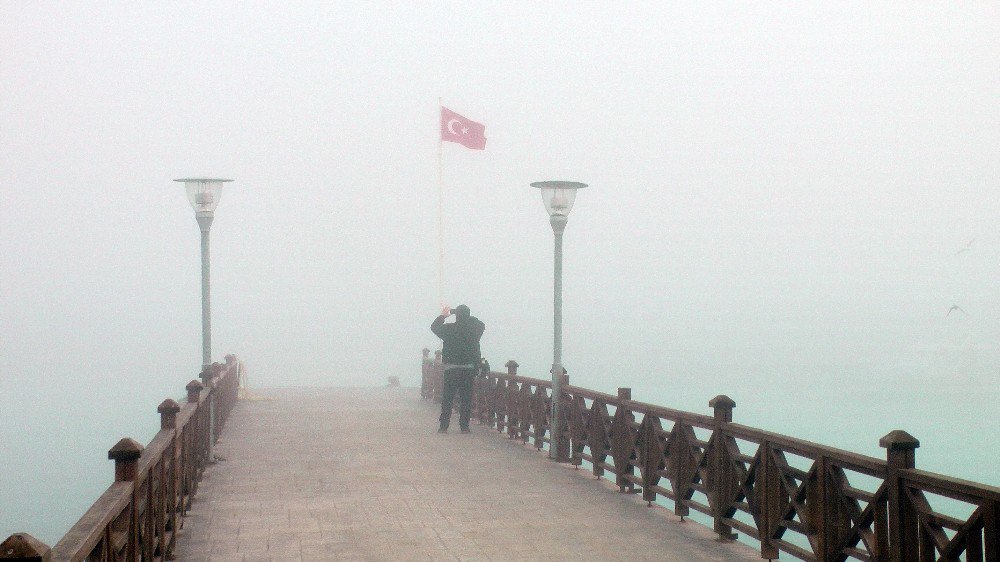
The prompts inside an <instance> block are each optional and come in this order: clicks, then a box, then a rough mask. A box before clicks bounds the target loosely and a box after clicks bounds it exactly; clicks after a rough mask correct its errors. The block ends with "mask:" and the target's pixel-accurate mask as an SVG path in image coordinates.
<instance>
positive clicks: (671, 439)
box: [421, 350, 1000, 562]
mask: <svg viewBox="0 0 1000 562" xmlns="http://www.w3.org/2000/svg"><path fill="white" fill-rule="evenodd" d="M517 367H518V365H517V363H516V362H514V361H509V362H508V363H507V370H508V372H507V373H506V374H504V373H498V372H491V373H490V374H489V375H488V376H486V377H480V378H478V379H477V382H476V392H475V398H474V404H473V415H474V416H475V417H477V418H478V419H479V420H480V423H482V424H483V425H487V426H491V427H495V428H496V429H497V430H498V431H500V432H502V433H506V434H507V436H508V438H510V439H517V440H520V441H522V442H524V443H529V442H531V443H532V444H533V445H534V447H536V448H537V449H542V448H544V447H545V446H546V444H547V443H549V442H550V441H551V435H550V425H549V416H550V405H551V386H552V385H551V382H550V381H546V380H540V379H533V378H528V377H522V376H518V375H517ZM422 372H423V377H422V384H421V391H422V395H423V396H424V397H425V398H427V399H434V400H437V401H440V396H441V390H440V388H441V361H440V359H438V360H431V359H430V358H429V357H428V352H427V350H425V353H424V360H423V368H422ZM564 376H565V375H564ZM561 388H562V397H561V402H560V409H559V411H560V417H561V418H563V419H562V423H561V424H560V425H561V428H562V431H561V433H562V435H560V436H558V438H559V439H560V446H559V447H558V450H559V451H560V452H565V454H564V458H562V459H559V460H561V461H563V462H568V463H572V464H573V465H577V466H579V465H582V464H583V462H584V461H586V462H588V463H589V464H590V465H591V470H592V471H593V474H594V475H595V476H597V477H598V478H600V477H602V476H603V475H605V474H606V473H611V474H612V475H613V479H614V481H615V483H616V484H617V485H618V487H619V490H620V491H621V492H635V493H639V492H641V493H642V497H643V499H644V500H646V501H647V502H649V504H650V505H652V502H653V501H654V500H656V499H657V495H660V496H663V497H665V498H667V499H669V500H671V501H672V502H673V511H674V513H675V514H677V515H679V516H681V517H684V516H687V515H688V514H689V513H690V510H692V509H693V510H695V511H697V512H700V513H703V514H704V515H706V516H708V517H709V518H711V519H712V521H713V526H714V530H715V532H716V533H718V535H719V537H720V539H722V540H732V539H735V538H736V534H735V533H734V530H737V531H742V532H743V533H746V534H747V535H749V536H750V537H753V538H754V539H756V540H757V541H759V543H760V553H761V557H762V558H767V559H775V558H778V555H779V552H785V553H788V554H791V555H793V556H796V557H798V558H800V559H802V560H810V561H813V560H815V561H842V560H848V559H852V560H864V561H876V562H918V561H919V562H923V561H934V560H967V561H969V562H980V561H983V560H985V561H987V562H1000V488H997V487H995V486H988V485H985V484H979V483H976V482H970V481H967V480H960V479H957V478H951V477H948V476H943V475H940V474H934V473H931V472H925V471H923V470H917V469H916V468H915V454H914V453H915V449H916V448H917V447H919V446H920V443H919V441H917V439H915V438H913V437H912V436H911V435H909V434H907V433H906V432H904V431H899V430H897V431H893V432H891V433H889V434H888V435H886V436H885V437H883V438H882V439H881V440H880V441H879V445H880V446H882V447H884V448H885V449H886V459H884V460H883V459H879V458H874V457H868V456H865V455H860V454H856V453H852V452H849V451H845V450H841V449H835V448H833V447H827V446H824V445H820V444H817V443H812V442H809V441H804V440H801V439H796V438H793V437H788V436H785V435H779V434H776V433H771V432H768V431H764V430H761V429H757V428H753V427H748V426H745V425H740V424H737V423H733V421H732V419H733V418H732V416H733V408H734V407H735V406H736V403H735V402H734V401H733V400H731V399H730V398H729V397H727V396H716V397H715V398H713V399H712V400H711V401H710V402H709V406H710V407H711V408H713V410H714V412H713V415H711V416H707V415H702V414H696V413H691V412H683V411H679V410H673V409H670V408H664V407H662V406H656V405H653V404H646V403H643V402H636V401H633V400H632V399H631V389H629V388H619V389H618V393H617V395H611V394H604V393H601V392H597V391H593V390H588V389H585V388H580V387H576V386H571V385H570V384H569V377H566V378H565V379H564V382H563V384H562V386H561ZM637 418H638V421H637ZM943 498H948V499H949V500H951V503H952V507H956V506H957V507H956V509H950V510H948V511H949V512H951V513H952V515H949V514H946V513H944V510H940V508H938V509H935V508H934V507H932V506H931V503H930V502H929V501H928V500H929V499H931V500H934V501H935V503H938V504H939V505H940V504H941V503H945V502H947V501H948V500H944V502H942V501H941V499H943ZM955 512H961V513H967V514H968V515H965V516H961V517H956V516H955V515H954V513H955Z"/></svg>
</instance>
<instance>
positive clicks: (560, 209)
mask: <svg viewBox="0 0 1000 562" xmlns="http://www.w3.org/2000/svg"><path fill="white" fill-rule="evenodd" d="M531 187H537V188H539V189H540V190H541V191H542V203H544V204H545V210H546V211H547V212H548V213H549V216H552V217H555V216H560V217H566V216H569V212H570V211H571V210H572V209H573V202H574V201H575V200H576V190H578V189H582V188H584V187H587V184H585V183H580V182H575V181H536V182H535V183H533V184H531Z"/></svg>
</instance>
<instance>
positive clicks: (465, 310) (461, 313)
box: [453, 304, 472, 317]
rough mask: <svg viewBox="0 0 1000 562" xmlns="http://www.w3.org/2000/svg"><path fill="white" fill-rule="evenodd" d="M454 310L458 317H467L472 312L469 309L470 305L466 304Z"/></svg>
mask: <svg viewBox="0 0 1000 562" xmlns="http://www.w3.org/2000/svg"><path fill="white" fill-rule="evenodd" d="M453 312H454V313H455V316H456V317H465V316H469V315H470V314H472V313H471V311H470V310H469V307H467V306H465V305H464V304H460V305H458V306H456V307H455V310H454V311H453Z"/></svg>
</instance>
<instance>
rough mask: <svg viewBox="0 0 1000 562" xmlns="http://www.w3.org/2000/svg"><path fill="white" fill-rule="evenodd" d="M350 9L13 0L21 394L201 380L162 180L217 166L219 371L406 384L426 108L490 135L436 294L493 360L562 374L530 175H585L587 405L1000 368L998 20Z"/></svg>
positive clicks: (458, 183)
mask: <svg viewBox="0 0 1000 562" xmlns="http://www.w3.org/2000/svg"><path fill="white" fill-rule="evenodd" d="M348 4H349V3H319V4H309V3H304V2H296V3H291V4H288V5H285V4H283V3H282V4H277V3H220V2H215V3H210V4H208V5H206V4H205V3H200V2H196V3H156V4H152V3H89V2H86V3H85V2H79V3H62V2H60V3H42V2H11V1H0V283H2V291H0V319H2V323H0V341H2V343H0V361H2V362H0V369H2V370H3V377H4V378H6V379H8V381H9V380H11V379H13V380H18V377H22V378H23V379H24V380H36V379H38V378H39V376H41V373H42V370H41V367H40V365H43V364H44V365H46V366H47V367H46V370H45V373H46V374H45V375H44V376H45V377H46V378H47V377H64V376H65V377H66V378H65V380H66V381H67V384H68V385H70V386H71V387H72V385H86V384H90V383H92V382H95V381H99V380H103V379H105V378H106V377H108V376H111V375H112V374H113V373H114V372H116V370H118V369H122V368H124V367H123V366H125V365H134V364H136V363H137V362H142V363H155V364H158V365H162V366H166V367H171V368H174V370H175V371H181V372H184V373H191V374H193V373H194V372H196V371H197V366H198V364H199V363H200V301H199V282H200V281H199V270H198V267H199V261H198V231H197V227H196V226H195V222H194V220H193V217H192V212H191V209H190V208H189V207H188V204H187V202H186V200H185V198H184V195H183V191H182V188H181V187H180V186H179V185H178V184H175V183H173V182H172V181H171V180H172V179H173V178H177V177H185V176H191V175H198V174H209V175H221V176H224V177H232V178H234V179H235V180H236V181H235V182H234V183H232V184H228V185H227V187H226V191H225V193H224V195H223V198H222V202H221V205H220V206H219V209H218V212H217V217H216V221H215V226H214V227H213V231H212V235H213V238H212V244H213V245H212V250H213V270H212V273H213V321H214V328H215V332H214V334H215V352H216V353H215V355H216V356H219V357H221V355H222V354H224V353H227V352H235V353H238V354H240V355H241V356H243V357H244V358H245V359H246V360H247V362H248V364H249V365H250V368H251V371H252V372H253V373H254V376H255V377H257V380H256V382H258V383H259V384H263V385H276V384H342V383H352V384H378V383H381V382H382V381H383V380H384V377H385V376H386V375H389V374H400V375H403V376H405V377H412V376H415V375H416V370H417V363H416V361H417V358H418V357H419V350H420V348H421V347H424V346H425V345H432V344H433V343H434V341H435V340H434V338H433V336H432V335H431V334H430V332H429V330H428V329H427V327H428V325H429V323H430V321H431V320H432V319H433V317H434V316H435V315H436V313H437V305H438V303H437V295H436V293H437V289H436V271H437V267H436V258H437V248H436V241H437V231H436V212H437V149H438V146H437V104H438V101H437V100H438V97H442V98H443V100H444V105H446V106H447V107H449V108H451V109H453V110H455V111H457V112H459V113H462V114H463V115H465V116H467V117H469V118H471V119H474V120H477V121H480V122H483V123H485V124H486V136H487V137H488V139H489V141H488V146H487V149H486V150H485V151H484V152H475V151H469V150H466V149H464V148H462V147H461V146H459V145H455V144H448V145H446V146H444V166H443V170H444V178H445V209H446V215H447V216H446V220H445V237H446V245H445V253H446V271H447V273H446V299H447V300H448V301H449V302H450V303H451V304H452V305H456V304H458V303H460V302H465V303H467V304H469V305H470V306H471V307H472V310H473V314H476V315H477V316H479V317H480V318H482V319H483V320H484V321H485V322H486V323H487V326H488V331H487V335H486V338H485V340H484V353H485V355H486V356H487V357H488V358H489V359H490V360H491V361H492V362H493V364H494V366H499V365H502V364H503V362H504V361H506V360H507V359H509V358H516V359H518V360H519V361H520V362H521V364H522V365H523V366H524V368H523V369H522V372H525V373H526V374H535V375H544V374H545V373H546V372H547V370H548V363H549V361H550V357H551V356H550V353H551V351H550V345H551V339H550V338H551V335H550V334H551V275H552V272H551V259H552V256H551V252H552V250H551V244H552V240H551V231H550V229H549V226H548V223H547V219H546V217H545V215H544V211H543V209H542V205H541V202H540V200H539V197H538V194H537V192H536V190H534V189H532V188H530V187H528V183H530V182H532V181H538V180H546V179H567V180H576V181H583V182H587V183H589V184H590V187H589V188H587V189H586V190H584V191H583V192H581V194H580V196H579V197H578V199H577V205H576V207H575V209H574V211H573V214H572V216H571V217H570V221H569V227H568V230H567V234H566V262H565V272H566V282H565V306H566V312H565V358H566V363H567V365H568V367H569V370H570V372H571V374H573V375H574V376H575V377H582V378H583V381H584V382H592V384H591V386H598V387H601V388H613V387H614V386H615V385H616V384H621V383H620V382H617V381H618V380H619V379H620V378H621V377H622V376H623V375H622V373H632V375H633V376H640V377H641V376H646V375H655V373H656V372H657V371H658V370H660V369H670V370H672V371H677V370H679V369H680V370H683V369H684V368H685V365H689V364H690V363H692V362H699V361H702V362H708V363H730V364H736V363H742V362H747V361H764V362H768V363H774V364H779V365H786V366H789V368H792V366H796V365H806V364H813V363H853V362H879V363H884V364H888V365H897V364H903V365H911V364H912V365H918V366H926V365H930V364H932V363H933V362H934V361H935V357H937V358H940V357H943V356H944V355H947V352H949V350H953V349H959V350H962V349H967V348H970V347H976V348H977V349H979V351H977V353H979V355H978V357H979V358H980V360H981V362H982V363H983V364H982V365H980V367H982V368H983V369H986V370H987V371H988V372H990V373H992V375H993V376H995V374H996V372H997V369H998V363H997V356H998V354H997V352H996V345H995V342H996V339H997V336H998V335H1000V330H998V325H997V322H996V319H997V318H998V315H1000V306H998V302H997V299H996V295H997V283H998V279H1000V235H998V233H997V229H996V222H997V217H998V216H1000V204H998V199H997V189H998V187H1000V179H998V169H1000V104H998V103H997V102H998V100H1000V64H998V63H1000V4H997V3H995V2H976V3H940V2H934V3H932V2H916V3H907V4H902V3H884V4H878V5H872V4H871V3H864V2H856V3H840V2H837V3H827V2H824V3H819V2H801V3H728V2H726V3H717V4H713V3H705V2H695V3H689V4H684V3H672V4H669V5H667V6H663V7H657V8H654V7H653V6H654V5H658V3H638V4H635V3H633V4H628V3H624V4H623V3H620V2H614V3H606V4H603V5H602V4H595V3H581V2H566V3H545V5H539V4H536V3H503V5H497V3H486V2H454V3H445V2H434V3H412V5H409V4H408V3H390V4H380V3H376V4H365V5H360V4H359V5H357V6H350V5H348ZM971 239H975V242H973V244H972V245H971V246H970V249H969V251H967V252H963V253H962V254H960V255H958V256H956V255H954V254H955V253H956V252H957V251H958V250H960V249H961V248H963V247H965V246H966V244H967V243H968V242H969V240H971ZM952 304H958V305H959V306H961V307H962V308H963V309H964V310H965V311H967V312H968V315H967V316H964V315H958V314H952V315H951V316H949V317H948V318H945V313H946V312H947V311H948V309H949V307H950V306H951V305H952ZM980 348H981V349H980ZM942 354H944V355H942ZM81 363H83V364H85V365H86V367H85V368H77V369H76V370H75V373H74V374H72V376H71V375H70V373H69V372H68V371H69V370H70V369H73V368H74V367H73V366H74V365H77V366H78V365H80V364H81ZM166 372H168V375H167V376H170V377H173V375H169V372H170V371H169V370H167V371H166ZM181 378H184V379H185V380H186V378H187V374H185V375H183V376H181ZM598 381H602V382H598ZM609 381H610V382H609ZM174 382H175V380H174V379H173V378H171V381H170V383H171V384H174Z"/></svg>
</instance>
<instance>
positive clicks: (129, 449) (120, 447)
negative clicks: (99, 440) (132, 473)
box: [108, 437, 143, 461]
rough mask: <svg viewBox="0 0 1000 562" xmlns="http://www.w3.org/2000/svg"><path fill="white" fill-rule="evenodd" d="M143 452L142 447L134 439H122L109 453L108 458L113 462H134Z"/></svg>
mask: <svg viewBox="0 0 1000 562" xmlns="http://www.w3.org/2000/svg"><path fill="white" fill-rule="evenodd" d="M142 450H143V447H142V445H140V444H139V443H137V442H136V441H135V440H134V439H131V438H129V437H122V439H121V441H119V442H118V443H116V444H115V446H114V447H111V450H110V451H108V458H109V459H110V460H113V461H134V460H136V459H138V458H139V457H140V456H141V455H142Z"/></svg>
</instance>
